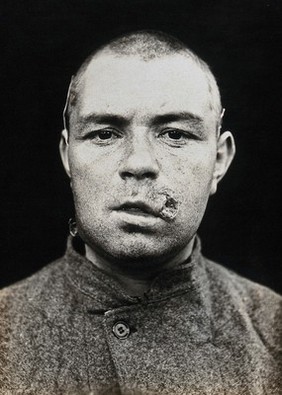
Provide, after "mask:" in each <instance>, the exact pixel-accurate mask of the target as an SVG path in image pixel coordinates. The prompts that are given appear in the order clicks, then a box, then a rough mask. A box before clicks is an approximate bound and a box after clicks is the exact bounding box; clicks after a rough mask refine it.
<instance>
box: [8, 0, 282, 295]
mask: <svg viewBox="0 0 282 395" xmlns="http://www.w3.org/2000/svg"><path fill="white" fill-rule="evenodd" d="M279 2H280V1H278V0H277V1H273V0H272V1H271V0H269V1H264V0H263V1H260V0H253V1H250V0H241V1H232V0H229V1H211V0H210V1H205V2H202V1H199V0H198V1H189V0H186V1H176V0H174V1H167V0H155V1H152V0H150V1H148V0H139V1H138V0H127V1H125V0H122V1H118V0H116V1H109V0H92V1H90V0H88V1H87V0H77V1H74V0H70V1H67V0H37V1H29V0H25V1H20V0H18V1H2V2H1V4H2V6H1V32H0V33H1V34H0V37H1V85H0V88H1V94H2V98H1V108H2V109H3V113H2V116H1V134H0V136H1V140H0V141H1V145H0V147H1V148H0V149H1V155H0V161H1V167H0V168H1V170H0V183H1V184H0V185H1V186H0V188H1V189H0V191H1V210H0V221H1V222H0V224H1V237H0V248H1V270H0V286H4V285H7V284H10V283H12V282H14V281H16V280H19V279H21V278H23V277H25V276H27V275H29V274H30V273H33V272H35V271H36V270H38V269H39V268H40V267H42V266H44V265H45V264H46V263H48V262H49V261H51V260H53V259H55V258H56V257H59V256H60V255H62V254H63V252H64V249H65V241H66V235H67V232H68V226H67V221H68V218H69V217H70V216H72V215H73V207H72V202H71V200H72V199H71V193H70V189H69V185H68V179H67V177H66V176H65V174H64V172H63V168H62V165H61V163H60V159H59V153H58V141H59V137H60V131H61V129H62V119H61V113H62V109H63V107H64V100H65V96H66V91H67V86H68V83H69V80H70V77H71V74H73V73H74V72H75V71H76V69H77V68H78V66H79V65H80V63H81V62H82V61H83V60H84V58H85V57H86V56H87V55H88V53H89V52H90V51H91V50H92V49H93V48H94V47H96V46H97V45H100V44H101V43H104V42H105V41H107V40H108V39H110V38H112V37H113V36H115V35H117V34H120V33H123V32H126V31H130V30H136V29H144V28H152V29H160V30H164V31H166V32H168V33H172V34H174V35H176V36H177V37H179V38H180V39H182V40H183V41H185V42H186V43H187V44H188V46H190V48H192V49H193V50H194V51H195V52H196V53H197V54H199V55H200V56H202V57H203V58H204V59H205V60H206V61H207V62H208V63H209V64H210V65H211V68H212V70H213V72H214V73H215V75H216V77H217V79H218V82H219V85H220V87H221V92H222V99H223V104H224V107H226V115H225V122H224V127H225V128H227V129H230V130H232V131H233V133H234V135H235V138H236V141H237V156H236V159H235V162H234V163H233V165H232V167H231V169H230V170H229V172H228V174H227V176H226V178H225V179H224V181H223V182H222V183H221V185H220V188H219V191H218V193H217V194H216V196H215V197H213V198H212V199H211V201H210V203H209V206H208V209H207V214H206V217H205V220H204V222H203V224H202V226H201V229H200V234H201V237H202V242H203V248H204V252H205V254H206V255H207V256H208V257H210V258H213V259H215V260H217V261H220V262H222V263H223V264H224V265H226V266H228V267H230V268H232V269H234V270H236V271H237V272H239V273H241V274H243V275H244V276H247V277H249V278H251V279H253V280H256V281H258V282H260V283H262V284H265V285H267V286H269V287H271V288H273V289H275V290H277V291H279V292H282V284H281V283H282V281H281V280H282V275H281V270H280V262H281V255H282V254H281V249H280V245H281V242H280V237H281V232H280V223H281V220H280V206H281V192H280V184H281V172H282V165H281V150H282V136H281V134H282V130H281V115H280V114H281V108H282V99H281V93H282V84H281V81H282V78H281V53H282V45H281V44H282V27H281V22H282V17H281V11H282V7H281V6H280V4H279Z"/></svg>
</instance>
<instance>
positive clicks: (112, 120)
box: [81, 113, 130, 127]
mask: <svg viewBox="0 0 282 395" xmlns="http://www.w3.org/2000/svg"><path fill="white" fill-rule="evenodd" d="M81 122H82V123H91V122H92V123H97V124H99V125H104V124H111V125H116V126H117V127H125V126H127V125H128V124H129V123H130V121H129V120H128V119H127V118H125V117H123V116H121V115H116V114H95V113H92V114H89V115H86V116H83V117H81Z"/></svg>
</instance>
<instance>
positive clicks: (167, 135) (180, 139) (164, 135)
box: [159, 129, 193, 147]
mask: <svg viewBox="0 0 282 395" xmlns="http://www.w3.org/2000/svg"><path fill="white" fill-rule="evenodd" d="M159 137H160V138H161V139H162V140H163V142H164V143H166V144H168V145H171V146H174V147H180V146H181V145H185V144H187V143H188V142H189V140H191V139H193V136H192V135H191V133H189V132H188V131H184V130H182V129H165V130H163V131H162V132H161V133H160V134H159Z"/></svg>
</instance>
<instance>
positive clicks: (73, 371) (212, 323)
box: [0, 31, 282, 395]
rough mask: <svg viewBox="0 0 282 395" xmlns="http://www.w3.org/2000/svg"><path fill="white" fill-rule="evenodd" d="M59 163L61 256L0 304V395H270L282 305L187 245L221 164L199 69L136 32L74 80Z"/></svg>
mask: <svg viewBox="0 0 282 395" xmlns="http://www.w3.org/2000/svg"><path fill="white" fill-rule="evenodd" d="M64 115H65V128H64V130H63V132H62V138H61V142H60V152H61V157H62V161H63V164H64V167H65V170H66V172H67V174H68V176H69V178H70V183H71V188H72V191H73V196H74V203H75V210H76V221H75V222H71V224H70V225H71V227H70V231H71V234H72V237H71V238H70V239H69V241H68V247H67V251H66V255H65V256H64V257H63V258H62V259H59V260H58V261H56V262H54V263H52V264H50V265H49V266H47V267H46V268H44V269H43V270H41V271H40V272H39V273H37V274H35V275H33V276H32V277H30V278H28V279H26V280H24V281H22V282H19V283H18V284H15V285H14V286H12V287H8V288H7V289H4V290H2V293H1V303H0V306H1V317H2V318H1V337H2V338H1V354H0V355H1V370H0V375H1V386H0V387H1V391H2V393H5V394H6V393H11V394H14V393H21V394H22V393H24V394H90V393H91V394H155V393H159V394H189V395H193V394H228V395H230V394H278V393H280V391H282V387H281V382H280V375H281V322H282V320H281V297H280V296H279V295H277V294H275V293H274V292H272V291H271V290H269V289H267V288H265V287H263V286H260V285H258V284H255V283H252V282H250V281H248V280H246V279H243V278H241V277H239V276H238V275H236V274H234V273H232V272H230V271H228V270H227V269H224V268H223V267H221V266H218V265H217V264H215V263H213V262H210V261H208V260H207V259H205V258H204V257H203V256H202V255H201V252H200V240H199V239H198V237H197V236H196V233H197V229H198V227H199V224H200V222H201V220H202V217H203V214H204V211H205V208H206V205H207V202H208V199H209V196H210V195H212V194H214V193H215V192H216V189H217V185H218V183H219V181H220V180H221V179H222V177H223V176H224V175H225V173H226V171H227V169H228V167H229V165H230V163H231V161H232V159H233V156H234V153H235V145H234V140H233V137H232V134H231V133H230V132H224V133H221V130H220V129H221V121H222V116H223V110H222V107H221V101H220V94H219V90H218V87H217V84H216V81H215V78H214V76H213V75H212V73H211V71H210V69H209V67H208V66H207V64H206V63H204V62H203V61H202V60H201V59H199V58H198V57H197V56H196V55H195V54H193V53H192V52H191V51H190V50H189V49H188V48H187V47H186V46H185V45H184V44H183V43H181V42H179V41H178V40H177V39H175V38H173V37H170V36H167V35H166V34H163V33H160V32H150V31H149V32H147V31H143V32H137V33H132V34H128V35H125V36H123V37H120V38H118V39H115V40H113V41H112V42H110V43H109V44H107V45H105V46H103V47H102V48H100V49H99V50H97V51H95V52H94V53H93V54H92V55H91V56H90V57H89V58H88V59H87V60H86V61H85V62H84V64H83V65H82V66H81V67H80V69H79V70H78V72H77V74H76V75H75V76H74V77H73V79H72V82H71V85H70V88H69V93H68V98H67V103H66V108H65V112H64Z"/></svg>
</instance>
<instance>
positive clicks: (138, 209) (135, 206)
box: [115, 201, 159, 217]
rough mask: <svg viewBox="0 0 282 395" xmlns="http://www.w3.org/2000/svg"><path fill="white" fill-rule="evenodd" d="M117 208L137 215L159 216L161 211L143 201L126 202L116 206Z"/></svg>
mask: <svg viewBox="0 0 282 395" xmlns="http://www.w3.org/2000/svg"><path fill="white" fill-rule="evenodd" d="M115 210H117V211H121V212H125V213H127V214H131V215H135V216H143V217H159V213H158V211H157V210H156V208H154V207H152V206H150V205H148V204H147V203H145V202H141V201H137V202H125V203H123V204H121V205H120V206H119V207H117V208H115Z"/></svg>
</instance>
